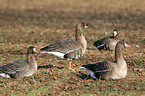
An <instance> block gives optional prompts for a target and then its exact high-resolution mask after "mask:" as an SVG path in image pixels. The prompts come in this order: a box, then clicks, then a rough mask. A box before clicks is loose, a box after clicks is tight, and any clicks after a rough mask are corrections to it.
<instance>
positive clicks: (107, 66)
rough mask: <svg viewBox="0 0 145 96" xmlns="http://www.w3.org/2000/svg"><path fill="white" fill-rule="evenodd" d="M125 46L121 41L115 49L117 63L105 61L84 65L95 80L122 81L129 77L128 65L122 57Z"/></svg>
mask: <svg viewBox="0 0 145 96" xmlns="http://www.w3.org/2000/svg"><path fill="white" fill-rule="evenodd" d="M124 46H125V44H124V43H123V42H122V41H119V42H118V43H117V45H116V47H115V61H104V62H98V63H95V64H87V65H82V66H81V67H80V68H84V69H86V70H87V71H88V72H89V73H90V76H91V77H92V78H94V79H97V78H101V79H109V78H111V79H121V78H124V77H125V76H126V75H127V64H126V62H125V60H124V59H123V56H122V52H121V50H122V48H123V47H124Z"/></svg>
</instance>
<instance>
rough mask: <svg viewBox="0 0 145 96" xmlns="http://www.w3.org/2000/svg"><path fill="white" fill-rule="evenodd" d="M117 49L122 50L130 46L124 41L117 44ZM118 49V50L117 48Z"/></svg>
mask: <svg viewBox="0 0 145 96" xmlns="http://www.w3.org/2000/svg"><path fill="white" fill-rule="evenodd" d="M116 47H118V48H119V49H120V50H122V49H123V48H125V47H130V45H128V44H126V43H125V42H123V41H119V42H118V43H117V44H116ZM116 49H117V48H116Z"/></svg>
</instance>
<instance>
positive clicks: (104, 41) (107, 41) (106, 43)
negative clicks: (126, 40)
mask: <svg viewBox="0 0 145 96" xmlns="http://www.w3.org/2000/svg"><path fill="white" fill-rule="evenodd" d="M118 41H119V40H118V33H117V30H116V29H115V30H114V31H113V36H108V37H104V38H101V39H99V40H98V41H96V42H94V46H96V47H97V48H98V50H101V49H103V50H111V51H114V50H115V46H116V44H117V42H118Z"/></svg>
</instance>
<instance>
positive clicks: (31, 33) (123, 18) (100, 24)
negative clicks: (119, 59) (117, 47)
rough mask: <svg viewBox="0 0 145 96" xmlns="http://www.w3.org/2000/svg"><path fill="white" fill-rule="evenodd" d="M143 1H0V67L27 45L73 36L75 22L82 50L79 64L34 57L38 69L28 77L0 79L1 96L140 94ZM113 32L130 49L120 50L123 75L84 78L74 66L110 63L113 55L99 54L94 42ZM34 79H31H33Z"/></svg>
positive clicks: (144, 79)
mask: <svg viewBox="0 0 145 96" xmlns="http://www.w3.org/2000/svg"><path fill="white" fill-rule="evenodd" d="M144 5H145V1H143V0H120V1H118V0H5V1H4V0H0V60H1V61H0V66H2V65H5V64H7V63H9V62H12V61H15V60H21V59H26V50H27V48H28V47H29V46H30V45H33V46H35V47H36V49H37V50H38V51H39V50H40V49H41V48H42V47H44V46H46V45H49V44H51V43H54V42H57V41H59V40H62V39H66V38H74V35H75V26H76V24H78V22H82V21H83V22H86V23H87V24H88V27H89V28H88V29H85V30H84V31H83V33H84V36H85V38H86V40H87V43H88V45H87V50H86V52H85V54H84V55H83V56H82V57H81V58H80V59H78V60H73V61H72V68H73V69H74V70H73V71H70V70H68V61H67V60H62V59H59V58H57V57H55V56H53V55H49V54H40V53H38V54H35V57H36V60H37V63H38V70H37V72H36V73H35V74H34V75H33V76H30V77H25V78H23V79H13V78H12V79H10V78H3V77H0V95H2V96H5V95H7V96H9V95H17V96H20V95H24V96H25V95H28V96H29V95H30V96H39V95H41V96H44V95H52V96H54V95H56V96H76V95H79V96H88V95H90V96H94V95H109V96H111V95H127V96H132V95H133V96H140V95H142V96H143V95H145V70H144V69H145V7H144ZM113 29H117V30H118V32H119V37H120V39H121V40H123V41H124V42H126V43H127V44H129V45H131V47H129V48H125V49H124V50H123V56H124V59H125V60H126V62H127V64H128V65H127V66H128V74H127V76H126V77H125V78H123V79H120V80H112V79H109V80H100V79H99V80H93V79H89V80H85V79H84V78H85V77H86V76H87V75H88V72H87V71H86V70H84V69H80V68H79V67H80V66H81V65H83V64H93V63H95V62H100V61H107V60H108V61H112V60H114V59H115V58H114V53H113V52H110V51H98V50H97V49H96V47H94V46H93V43H94V42H95V41H96V40H98V39H100V38H102V37H105V36H110V35H112V31H113ZM32 77H34V78H35V80H33V79H32Z"/></svg>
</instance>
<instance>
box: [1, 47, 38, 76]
mask: <svg viewBox="0 0 145 96" xmlns="http://www.w3.org/2000/svg"><path fill="white" fill-rule="evenodd" d="M34 52H36V49H35V47H33V46H30V47H29V48H28V49H27V60H17V61H14V62H11V63H9V64H7V65H4V66H1V67H0V76H2V77H7V78H23V77H27V76H31V75H33V74H34V73H35V72H36V70H37V62H36V61H35V57H34V56H33V53H34Z"/></svg>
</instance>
